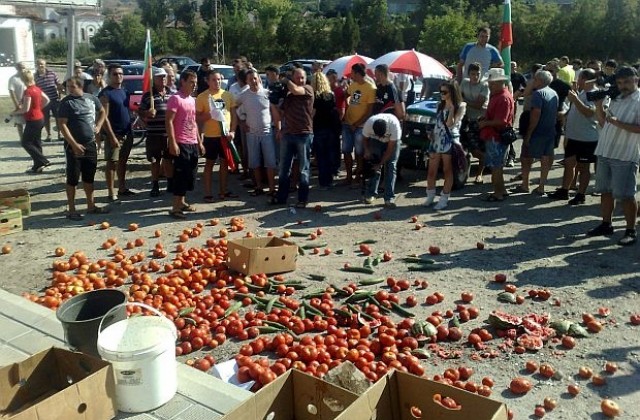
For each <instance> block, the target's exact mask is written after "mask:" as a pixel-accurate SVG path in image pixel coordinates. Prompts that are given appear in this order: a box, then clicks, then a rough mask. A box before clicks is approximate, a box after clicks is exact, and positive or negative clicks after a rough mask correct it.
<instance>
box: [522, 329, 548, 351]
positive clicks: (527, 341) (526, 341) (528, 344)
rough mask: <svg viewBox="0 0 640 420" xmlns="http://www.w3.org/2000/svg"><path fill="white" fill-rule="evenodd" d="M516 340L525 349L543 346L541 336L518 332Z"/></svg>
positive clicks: (535, 349) (537, 348) (535, 348)
mask: <svg viewBox="0 0 640 420" xmlns="http://www.w3.org/2000/svg"><path fill="white" fill-rule="evenodd" d="M516 342H517V343H518V344H519V345H521V346H522V347H524V348H525V349H527V350H533V351H538V350H540V349H541V348H542V347H543V346H544V341H543V340H542V337H540V336H538V335H532V334H527V333H524V334H520V335H519V336H518V338H517V339H516Z"/></svg>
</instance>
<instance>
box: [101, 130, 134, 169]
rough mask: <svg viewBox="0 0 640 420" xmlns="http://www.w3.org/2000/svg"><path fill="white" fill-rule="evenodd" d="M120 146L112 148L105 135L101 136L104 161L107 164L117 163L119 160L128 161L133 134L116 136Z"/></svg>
mask: <svg viewBox="0 0 640 420" xmlns="http://www.w3.org/2000/svg"><path fill="white" fill-rule="evenodd" d="M116 138H117V139H118V142H119V143H120V146H118V147H113V146H112V145H111V141H110V140H109V137H108V136H107V135H106V134H102V144H103V147H104V160H106V161H107V162H118V161H119V160H120V159H124V160H127V159H129V154H130V153H131V148H132V147H133V134H132V133H129V134H125V135H116Z"/></svg>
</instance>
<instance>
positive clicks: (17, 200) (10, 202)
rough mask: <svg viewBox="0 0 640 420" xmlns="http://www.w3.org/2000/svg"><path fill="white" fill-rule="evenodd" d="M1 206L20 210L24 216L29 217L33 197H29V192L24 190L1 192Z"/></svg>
mask: <svg viewBox="0 0 640 420" xmlns="http://www.w3.org/2000/svg"><path fill="white" fill-rule="evenodd" d="M0 206H7V207H13V208H16V209H20V210H21V211H22V215H23V216H29V215H30V214H31V197H30V196H29V191H27V190H25V189H23V188H21V189H17V190H9V191H0Z"/></svg>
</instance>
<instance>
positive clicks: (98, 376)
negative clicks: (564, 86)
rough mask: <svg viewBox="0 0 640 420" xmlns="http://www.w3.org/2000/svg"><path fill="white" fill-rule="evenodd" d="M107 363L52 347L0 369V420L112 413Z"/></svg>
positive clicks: (89, 418)
mask: <svg viewBox="0 0 640 420" xmlns="http://www.w3.org/2000/svg"><path fill="white" fill-rule="evenodd" d="M111 369H112V368H111V365H110V364H109V363H108V362H105V361H103V360H100V359H98V358H95V357H92V356H88V355H85V354H82V353H74V352H72V351H68V350H64V349H59V348H51V349H48V350H44V351H42V352H40V353H37V354H35V355H33V356H31V357H29V358H27V359H26V360H23V361H21V362H19V363H14V364H12V365H9V366H5V367H2V368H0V419H2V420H9V419H10V420H49V419H51V420H53V419H65V420H76V419H85V420H101V419H105V420H106V419H111V418H113V417H115V415H116V413H117V411H116V407H115V383H114V382H113V374H112V372H111Z"/></svg>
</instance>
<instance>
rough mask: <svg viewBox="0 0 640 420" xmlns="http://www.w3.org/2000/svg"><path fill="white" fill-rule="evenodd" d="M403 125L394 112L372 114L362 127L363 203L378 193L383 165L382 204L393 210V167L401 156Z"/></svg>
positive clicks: (369, 200)
mask: <svg viewBox="0 0 640 420" xmlns="http://www.w3.org/2000/svg"><path fill="white" fill-rule="evenodd" d="M401 138H402V127H401V125H400V120H398V117H396V116H395V115H394V114H391V113H382V114H375V115H373V116H371V117H369V118H368V119H367V121H365V123H364V126H363V128H362V145H363V148H364V169H363V174H362V178H363V180H364V182H363V190H364V191H363V193H364V202H365V203H366V204H372V203H373V201H374V200H375V197H376V196H377V195H378V185H379V183H380V175H381V173H382V170H383V168H384V206H385V207H386V208H388V209H395V208H396V203H395V198H396V196H395V192H394V188H395V184H396V166H397V163H398V157H399V156H400V143H399V141H400V139H401Z"/></svg>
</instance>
